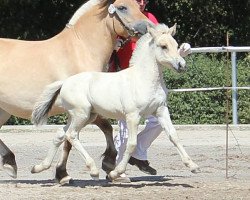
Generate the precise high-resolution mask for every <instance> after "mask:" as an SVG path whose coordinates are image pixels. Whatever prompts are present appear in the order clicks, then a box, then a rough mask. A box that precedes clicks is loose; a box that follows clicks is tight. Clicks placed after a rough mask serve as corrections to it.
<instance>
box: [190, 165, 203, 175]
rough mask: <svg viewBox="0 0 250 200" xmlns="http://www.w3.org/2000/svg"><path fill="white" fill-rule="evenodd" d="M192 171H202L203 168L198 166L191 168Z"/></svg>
mask: <svg viewBox="0 0 250 200" xmlns="http://www.w3.org/2000/svg"><path fill="white" fill-rule="evenodd" d="M191 172H192V173H194V174H197V173H200V172H201V169H200V168H199V167H198V166H197V167H194V168H191Z"/></svg>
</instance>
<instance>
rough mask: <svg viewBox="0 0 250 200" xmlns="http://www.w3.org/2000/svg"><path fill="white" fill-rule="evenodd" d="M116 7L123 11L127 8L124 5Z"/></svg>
mask: <svg viewBox="0 0 250 200" xmlns="http://www.w3.org/2000/svg"><path fill="white" fill-rule="evenodd" d="M117 9H118V10H119V11H121V12H125V11H127V10H128V8H127V7H126V6H118V7H117Z"/></svg>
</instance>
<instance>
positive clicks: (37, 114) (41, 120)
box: [31, 81, 63, 126]
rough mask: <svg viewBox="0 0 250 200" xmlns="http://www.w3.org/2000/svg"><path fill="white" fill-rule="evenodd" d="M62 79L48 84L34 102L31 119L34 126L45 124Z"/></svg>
mask: <svg viewBox="0 0 250 200" xmlns="http://www.w3.org/2000/svg"><path fill="white" fill-rule="evenodd" d="M62 85H63V81H57V82H54V83H52V84H50V85H48V86H47V87H46V88H45V90H44V91H43V93H42V95H41V97H40V99H39V101H38V102H37V103H36V104H35V106H34V109H33V112H32V115H31V121H32V123H33V124H35V125H36V126H38V125H42V124H46V123H47V120H48V113H49V111H50V110H51V108H52V106H53V104H54V103H55V101H56V99H57V96H58V95H59V93H60V90H61V88H62Z"/></svg>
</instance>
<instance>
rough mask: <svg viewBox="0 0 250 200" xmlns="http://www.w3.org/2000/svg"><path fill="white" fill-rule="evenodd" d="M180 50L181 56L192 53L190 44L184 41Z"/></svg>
mask: <svg viewBox="0 0 250 200" xmlns="http://www.w3.org/2000/svg"><path fill="white" fill-rule="evenodd" d="M178 52H179V54H180V56H181V57H186V56H187V55H188V54H190V53H192V51H191V46H190V44H188V43H182V44H181V46H180V48H179V49H178Z"/></svg>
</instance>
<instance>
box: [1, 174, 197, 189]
mask: <svg viewBox="0 0 250 200" xmlns="http://www.w3.org/2000/svg"><path fill="white" fill-rule="evenodd" d="M177 177H180V176H176V178H177ZM174 178H175V176H171V177H167V176H141V177H131V178H130V179H131V183H112V182H110V181H108V180H106V179H100V180H98V181H96V180H79V179H76V180H71V181H70V183H69V184H66V185H64V186H60V187H81V188H85V187H90V186H93V187H94V186H99V187H124V188H130V187H131V188H142V187H145V186H160V187H161V186H166V187H180V186H181V187H185V188H193V186H191V185H189V184H185V183H178V184H177V183H176V184H174V183H169V181H171V180H173V179H174ZM6 183H7V184H31V185H40V186H41V187H53V186H59V184H58V183H57V182H56V181H55V180H2V181H0V185H1V184H6Z"/></svg>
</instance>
